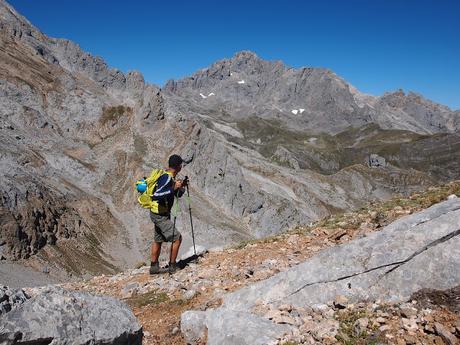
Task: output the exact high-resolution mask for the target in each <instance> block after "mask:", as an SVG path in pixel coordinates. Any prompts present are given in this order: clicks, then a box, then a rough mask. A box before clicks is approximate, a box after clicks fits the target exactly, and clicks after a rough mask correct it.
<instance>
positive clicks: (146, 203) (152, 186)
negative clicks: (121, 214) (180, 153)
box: [136, 169, 166, 213]
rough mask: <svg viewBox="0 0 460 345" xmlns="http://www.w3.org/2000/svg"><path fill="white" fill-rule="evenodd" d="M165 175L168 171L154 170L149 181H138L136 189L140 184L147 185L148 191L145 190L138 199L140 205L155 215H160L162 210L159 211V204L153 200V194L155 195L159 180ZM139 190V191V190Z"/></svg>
mask: <svg viewBox="0 0 460 345" xmlns="http://www.w3.org/2000/svg"><path fill="white" fill-rule="evenodd" d="M165 173H166V171H165V170H163V169H153V170H152V172H151V174H150V176H149V177H148V178H147V179H145V180H139V181H136V188H137V186H138V185H139V184H147V189H146V190H145V192H143V193H142V194H141V195H140V196H139V197H138V198H137V201H138V202H139V205H141V206H142V207H143V208H148V209H150V210H151V211H152V212H154V213H158V211H161V210H159V209H158V207H159V205H158V202H157V201H155V200H153V199H152V197H153V193H155V190H156V187H157V182H158V179H159V178H160V176H162V175H163V174H165ZM137 189H138V190H139V188H137Z"/></svg>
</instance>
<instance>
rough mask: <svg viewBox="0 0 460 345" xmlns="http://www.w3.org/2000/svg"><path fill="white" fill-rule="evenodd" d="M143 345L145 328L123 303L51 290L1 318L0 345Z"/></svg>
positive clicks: (54, 288) (77, 293)
mask: <svg viewBox="0 0 460 345" xmlns="http://www.w3.org/2000/svg"><path fill="white" fill-rule="evenodd" d="M17 341H21V342H27V343H28V344H42V343H43V342H44V341H46V342H47V343H48V344H53V345H54V344H56V345H57V344H68V343H69V341H70V342H71V343H72V344H142V327H141V325H140V324H139V322H138V321H137V319H136V317H135V316H134V315H133V313H132V312H131V310H130V309H129V308H128V306H127V305H126V304H124V303H123V302H121V301H119V300H116V299H114V298H111V297H101V296H92V295H90V294H87V293H81V292H75V291H66V290H63V289H60V288H57V287H49V288H47V289H45V290H44V291H42V292H41V293H40V294H38V295H37V296H35V297H33V298H31V299H30V300H28V301H27V302H24V303H22V304H21V305H20V307H18V308H15V309H14V310H12V311H11V312H9V313H7V314H6V315H4V316H2V317H1V319H0V343H1V344H4V345H8V344H16V342H17Z"/></svg>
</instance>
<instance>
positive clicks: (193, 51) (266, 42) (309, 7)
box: [10, 0, 460, 109]
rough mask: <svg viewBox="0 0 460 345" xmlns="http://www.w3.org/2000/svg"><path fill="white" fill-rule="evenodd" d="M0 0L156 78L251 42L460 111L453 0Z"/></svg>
mask: <svg viewBox="0 0 460 345" xmlns="http://www.w3.org/2000/svg"><path fill="white" fill-rule="evenodd" d="M10 3H11V4H12V5H13V6H14V7H15V8H16V9H17V10H18V11H19V12H20V13H21V14H23V15H25V16H26V17H27V18H28V19H29V20H30V21H31V22H32V23H33V24H34V25H35V26H37V27H38V28H39V29H41V30H42V31H43V32H45V33H46V34H47V35H49V36H53V37H64V38H68V39H71V40H73V41H75V42H77V43H78V44H80V46H81V47H82V48H83V49H85V50H87V51H89V52H90V53H92V54H94V55H99V56H102V57H103V58H104V59H105V60H106V61H107V62H108V64H109V65H111V66H113V67H116V68H119V69H121V70H122V71H128V70H133V69H136V70H139V71H140V72H142V73H143V74H144V77H145V79H146V80H147V81H149V82H152V83H155V84H157V85H163V84H164V83H165V82H166V81H167V80H168V79H171V78H173V79H177V78H181V77H184V76H187V75H190V74H192V73H193V72H195V71H196V70H198V69H200V68H203V67H206V66H208V65H210V64H211V63H213V62H215V61H216V60H219V59H222V58H225V57H231V56H233V55H234V53H235V52H237V51H240V50H252V51H254V52H256V53H257V54H258V55H259V56H260V57H261V58H264V59H267V60H282V61H284V62H285V63H286V64H287V65H290V66H293V67H301V66H313V67H327V68H330V69H332V70H333V71H334V72H336V73H337V74H339V75H340V76H342V77H343V78H345V79H346V80H347V81H348V82H350V83H352V84H353V85H354V86H356V87H357V88H358V89H359V90H361V91H362V92H366V93H370V94H374V95H380V94H382V93H383V92H385V91H392V90H395V89H398V88H402V89H404V90H406V91H408V90H413V91H416V92H419V93H421V94H422V95H424V96H425V97H427V98H430V99H432V100H434V101H437V102H440V103H442V104H446V105H448V106H450V107H451V108H453V109H460V1H457V0H438V1H435V0H432V1H426V0H366V1H365V0H336V1H334V0H329V1H326V0H324V1H306V0H305V1H300V0H299V1H296V0H291V1H289V0H284V1H261V0H253V1H250V0H246V1H242V0H232V1H229V0H227V1H217V0H215V1H211V0H196V1H192V0H188V1H186V0H176V1H147V0H137V1H129V2H128V1H119V0H111V1H109V0H40V1H35V0H10Z"/></svg>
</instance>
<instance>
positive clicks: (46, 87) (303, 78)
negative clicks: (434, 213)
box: [0, 0, 460, 279]
mask: <svg viewBox="0 0 460 345" xmlns="http://www.w3.org/2000/svg"><path fill="white" fill-rule="evenodd" d="M0 28H1V31H0V41H1V42H0V43H1V44H0V114H1V119H0V120H1V122H0V147H1V152H2V153H1V156H0V160H1V166H0V169H1V172H2V175H3V176H4V178H2V180H1V181H0V191H1V196H2V197H1V204H0V214H1V224H0V226H1V230H2V231H1V233H0V252H1V253H2V255H3V256H5V257H6V258H8V259H9V260H11V259H14V260H18V259H21V260H24V261H22V263H25V264H27V265H30V266H32V267H34V268H36V269H38V270H45V269H46V270H47V271H49V272H50V274H51V275H55V276H56V277H57V278H60V279H68V278H69V277H68V275H67V274H72V275H76V276H85V275H91V274H100V273H114V272H116V271H117V270H120V269H125V268H128V267H133V266H134V265H135V264H136V263H137V262H139V261H143V260H144V259H145V257H146V253H147V249H148V248H147V247H148V245H149V243H150V241H151V238H152V231H153V228H152V225H151V223H150V221H149V220H148V217H147V215H146V212H145V210H142V209H140V208H139V207H138V205H136V192H134V191H133V181H134V180H135V179H137V178H139V177H142V176H145V174H147V173H148V172H149V171H150V169H152V168H153V167H158V166H162V165H163V164H164V162H165V161H166V159H167V157H168V155H169V154H171V153H176V152H177V153H180V154H181V155H182V156H183V157H184V158H185V159H186V162H187V166H186V167H185V169H184V172H185V173H186V174H188V175H189V176H190V177H191V180H192V185H191V186H192V190H191V193H192V205H193V206H192V208H193V214H194V217H195V218H194V224H195V226H196V235H197V241H198V243H200V244H204V245H206V246H207V247H215V246H223V245H228V244H230V243H237V242H239V241H241V240H248V239H253V238H260V237H264V236H267V235H271V234H275V233H277V232H279V231H281V230H283V229H286V228H289V227H293V226H296V225H298V224H304V223H309V222H311V221H314V220H316V219H319V218H321V217H324V216H327V215H330V214H331V213H335V212H338V211H341V210H349V209H354V208H356V207H359V206H361V205H362V204H363V203H365V202H368V201H373V200H382V199H386V198H389V197H391V196H392V195H394V194H395V193H403V194H407V193H410V192H412V191H415V190H417V189H420V188H424V187H426V186H428V185H431V184H434V183H436V181H438V180H446V179H450V178H455V177H456V176H457V174H458V171H460V170H459V169H456V167H457V165H458V162H459V161H460V160H456V159H455V157H456V156H455V155H458V154H459V152H460V150H458V149H457V148H458V146H459V145H460V140H458V134H457V133H454V131H455V130H456V128H457V127H455V126H457V125H456V124H457V122H455V119H456V118H455V116H454V120H452V119H451V117H449V118H447V117H448V116H451V113H450V112H449V110H448V109H446V108H444V107H441V106H438V105H435V104H432V103H430V102H428V101H424V100H422V99H419V100H417V102H419V103H421V105H419V106H417V107H415V106H414V107H415V108H416V109H415V110H414V109H413V108H414V107H411V106H410V104H412V103H411V102H412V101H411V102H409V101H407V100H406V99H408V98H410V99H411V100H412V98H414V97H415V96H414V97H413V96H407V97H406V96H404V97H403V96H401V97H402V100H399V101H397V100H394V101H392V100H390V98H391V99H394V98H395V97H396V96H395V97H386V98H385V97H384V98H385V99H386V100H385V101H382V99H380V98H379V99H378V100H376V99H375V98H372V97H368V96H365V95H362V94H359V93H358V92H357V91H356V90H354V89H353V88H352V87H351V86H349V85H348V84H346V83H345V82H344V81H343V80H341V79H340V78H338V77H337V76H336V75H334V74H333V73H332V72H329V71H326V70H322V69H301V70H293V69H289V68H287V67H285V66H284V65H282V64H281V63H279V62H276V63H273V62H266V61H263V60H261V59H259V58H258V57H256V56H255V54H253V53H248V52H242V53H238V54H237V55H236V56H235V57H234V58H233V59H230V60H224V61H223V62H218V63H216V64H215V65H213V66H212V67H211V68H209V69H205V70H202V71H200V72H198V73H197V74H196V75H195V76H194V77H191V78H186V79H184V80H182V81H176V82H170V83H168V84H167V85H166V86H165V87H164V88H163V89H160V88H158V87H156V86H154V85H150V84H147V83H145V82H144V80H143V77H142V75H141V74H140V73H138V72H129V73H127V74H124V73H122V72H120V71H118V70H116V69H111V68H109V67H108V66H107V65H106V64H105V62H104V61H103V60H102V59H101V58H98V57H92V56H91V55H90V54H88V53H85V52H83V51H82V50H81V49H80V48H79V47H78V46H77V45H76V44H75V43H73V42H70V41H68V40H64V39H54V38H50V37H47V36H46V35H44V34H42V33H41V32H40V31H39V30H37V29H36V28H34V27H33V26H32V24H30V23H29V22H28V21H27V20H26V19H25V18H24V17H22V16H21V15H20V14H18V13H17V12H16V11H15V10H14V9H13V8H12V7H11V6H10V5H9V4H7V3H6V2H5V1H3V0H1V1H0ZM232 73H234V74H233V75H231V74H232ZM228 74H230V75H228ZM243 78H245V79H243ZM257 83H258V84H259V85H257ZM214 87H215V88H216V89H215V90H214V89H211V88H214ZM213 92H214V95H211V93H213ZM200 93H201V94H202V95H203V96H205V97H203V96H201V95H200ZM401 97H400V96H398V97H396V98H398V99H399V98H401ZM415 98H416V97H415ZM415 98H414V99H415ZM273 100H275V101H273ZM379 102H383V103H385V102H386V103H391V104H393V103H394V107H395V109H396V110H391V111H389V112H388V113H387V112H386V110H385V111H383V110H382V114H381V113H379V112H378V111H377V110H375V109H374V110H372V109H370V107H371V105H372V106H374V107H379V109H383V108H385V107H387V105H384V106H377V105H376V104H378V103H379ZM392 102H393V103H392ZM414 102H415V101H414ZM374 103H375V104H374ZM386 103H385V104H386ZM409 103H410V104H409ZM276 107H278V108H280V109H281V110H282V111H280V110H279V109H276ZM292 107H295V109H291V108H292ZM392 107H393V106H392ZM428 108H430V109H431V110H430V111H431V114H432V118H433V119H436V121H437V122H432V123H431V122H429V121H428V120H427V118H430V117H429V116H428V115H426V114H428V112H429V111H428V110H427V109H428ZM385 109H387V108H385ZM293 110H296V112H297V114H294V113H293ZM395 114H396V115H395ZM414 114H415V115H414ZM300 115H301V116H300ZM307 115H308V116H307ZM397 116H399V117H400V118H401V119H403V120H404V121H402V122H401V126H402V127H403V128H404V129H405V130H406V132H404V138H403V140H400V142H399V143H398V146H397V150H394V147H393V146H392V147H391V149H392V150H391V151H390V154H387V153H386V152H388V149H389V148H388V143H387V142H386V140H388V139H387V138H388V137H387V135H388V133H387V132H383V133H384V134H382V132H381V130H380V129H377V132H375V133H374V132H372V133H374V134H372V135H369V134H365V136H368V139H367V140H368V142H372V144H373V142H374V138H375V137H376V136H379V135H383V138H382V139H381V140H380V142H381V146H380V147H379V150H381V152H380V151H379V152H378V153H380V154H384V158H385V159H387V161H388V162H389V163H390V164H387V165H385V166H381V167H379V168H375V167H372V166H369V164H367V162H368V155H369V154H371V153H375V152H374V150H375V149H376V147H374V146H373V145H371V144H366V145H367V146H364V147H363V148H361V149H360V150H361V151H359V153H357V152H356V151H353V146H355V147H356V146H357V145H358V144H359V142H361V141H362V139H363V135H362V134H360V133H361V132H360V131H359V130H358V131H357V129H356V128H353V129H346V132H341V133H342V136H341V137H339V135H340V134H339V133H338V131H340V130H343V129H345V128H348V127H349V126H350V125H351V126H361V125H362V124H366V123H369V122H372V123H374V122H376V123H377V124H378V125H379V128H380V126H383V127H384V128H393V127H394V126H396V125H395V123H397V122H395V121H393V120H394V119H395V118H396V117H397ZM310 117H311V119H309V118H310ZM457 118H458V117H457ZM328 121H330V122H328ZM280 124H281V125H280ZM385 126H386V127H385ZM392 126H393V127H392ZM293 128H295V129H296V130H297V129H299V128H304V129H305V131H307V130H308V131H310V130H314V129H317V128H322V129H323V130H324V131H325V132H326V133H325V134H322V135H321V136H320V135H318V133H313V132H312V133H306V132H302V133H300V134H299V133H294V132H293ZM398 128H399V127H398ZM371 129H372V128H371ZM407 130H411V131H413V132H408V131H407ZM348 131H357V132H358V135H356V136H355V139H354V142H348V144H347V145H348V146H349V151H347V152H345V153H344V152H343V151H342V150H336V148H337V147H340V146H341V145H342V144H343V142H344V140H346V138H345V137H347V135H348V133H350V132H348ZM439 131H445V132H446V133H437V134H435V135H433V136H431V135H429V134H428V133H433V132H439ZM259 132H260V133H259ZM363 132H366V133H368V132H367V131H366V130H363ZM343 133H345V134H343ZM418 133H424V134H423V135H422V134H418ZM313 134H315V135H313ZM331 136H332V137H334V138H333V139H331ZM420 136H423V138H420ZM395 137H396V136H395ZM419 139H420V140H419ZM276 140H280V142H279V143H278V142H276V144H273V145H272V143H274V142H275V141H276ZM293 140H294V141H293ZM334 140H336V143H333V144H330V143H331V142H334ZM259 141H260V142H259ZM334 145H335V146H334ZM417 145H419V146H417ZM334 147H335V148H334ZM425 149H426V150H425ZM414 152H429V154H427V155H426V156H423V154H418V153H417V155H415V156H414ZM431 152H432V153H435V154H436V158H435V160H433V158H432V157H431V156H432V155H433V154H431ZM420 155H421V156H420ZM350 157H351V158H350ZM401 157H412V159H413V161H414V163H410V162H409V163H408V164H407V163H406V164H405V163H404V159H403V158H401ZM419 157H421V158H419ZM427 162H429V163H427ZM415 169H417V170H415ZM184 206H185V205H184ZM187 224H188V219H187V215H186V214H185V213H184V214H182V215H181V216H180V217H179V219H178V225H179V228H180V229H181V230H182V232H183V234H184V240H185V244H184V249H185V250H186V249H187V246H188V245H189V244H190V236H189V232H188V231H187V229H188V228H187ZM81 258H84V260H81Z"/></svg>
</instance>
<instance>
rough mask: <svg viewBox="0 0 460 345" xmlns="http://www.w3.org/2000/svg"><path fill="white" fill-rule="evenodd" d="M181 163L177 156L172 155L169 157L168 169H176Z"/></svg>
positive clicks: (180, 158) (181, 160)
mask: <svg viewBox="0 0 460 345" xmlns="http://www.w3.org/2000/svg"><path fill="white" fill-rule="evenodd" d="M183 162H184V160H183V159H182V157H181V156H179V155H172V156H171V157H169V160H168V165H169V167H170V168H177V167H179V166H180V165H181V164H182V163H183Z"/></svg>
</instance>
